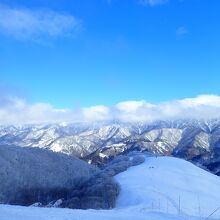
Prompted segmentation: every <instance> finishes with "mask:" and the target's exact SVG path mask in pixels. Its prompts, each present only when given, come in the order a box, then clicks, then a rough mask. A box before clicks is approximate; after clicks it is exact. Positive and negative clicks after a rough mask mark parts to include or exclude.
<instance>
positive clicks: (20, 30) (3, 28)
mask: <svg viewBox="0 0 220 220" xmlns="http://www.w3.org/2000/svg"><path fill="white" fill-rule="evenodd" d="M80 26H81V20H78V19H77V18H75V17H74V16H72V15H68V14H63V13H58V12H55V11H51V10H30V9H26V8H10V7H8V6H4V5H0V32H1V33H3V34H7V35H10V36H12V37H15V38H16V39H22V40H26V39H28V40H30V39H31V40H38V39H39V38H42V37H58V36H62V35H69V34H72V33H75V32H76V31H78V30H79V29H80Z"/></svg>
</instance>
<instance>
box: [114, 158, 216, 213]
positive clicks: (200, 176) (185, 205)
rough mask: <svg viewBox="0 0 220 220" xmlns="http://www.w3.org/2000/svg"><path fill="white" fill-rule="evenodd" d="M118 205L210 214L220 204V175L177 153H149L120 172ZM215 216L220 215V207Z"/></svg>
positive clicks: (132, 208)
mask: <svg viewBox="0 0 220 220" xmlns="http://www.w3.org/2000/svg"><path fill="white" fill-rule="evenodd" d="M116 180H117V181H118V182H119V183H120V185H121V192H120V195H119V198H118V201H117V208H120V209H125V208H126V209H131V210H139V211H141V210H144V211H152V210H153V211H159V212H163V213H170V214H177V215H181V216H198V217H207V216H209V215H210V214H211V213H212V212H213V211H214V210H216V209H217V208H218V207H220V191H219V188H220V177H218V176H215V175H213V174H211V173H209V172H207V171H205V170H203V169H200V168H198V167H196V166H195V165H193V164H191V163H189V162H187V161H185V160H182V159H177V158H173V157H149V158H146V160H145V162H144V163H143V164H141V165H139V166H136V167H132V168H130V169H129V170H128V171H126V172H123V173H120V174H119V175H117V176H116ZM213 216H215V217H220V210H219V212H216V213H215V215H213Z"/></svg>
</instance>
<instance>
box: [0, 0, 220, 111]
mask: <svg viewBox="0 0 220 220" xmlns="http://www.w3.org/2000/svg"><path fill="white" fill-rule="evenodd" d="M154 2H155V4H153V3H154ZM150 3H151V4H150ZM150 3H149V2H148V1H147V0H146V1H141V2H140V1H139V0H127V1H125V0H111V1H110V0H57V1H54V0H10V1H9V0H0V6H1V7H0V14H1V11H3V12H5V10H6V9H7V10H8V11H9V15H10V13H11V11H12V10H17V11H18V12H19V11H21V12H27V11H28V13H29V14H31V13H33V14H34V15H33V16H35V17H36V19H39V22H40V21H41V20H42V18H41V16H43V15H42V14H40V15H37V13H40V11H44V12H42V13H46V12H47V11H52V12H53V13H54V14H56V15H59V14H62V15H64V16H67V18H74V19H76V22H78V23H77V25H75V26H76V27H75V26H74V27H72V29H71V27H69V29H71V31H70V32H71V33H68V28H67V30H64V32H65V33H62V31H63V29H61V30H59V31H60V32H59V34H56V33H52V34H50V33H49V31H48V32H47V30H41V29H37V28H36V30H33V29H31V31H30V32H28V31H29V30H28V31H27V28H30V27H26V26H25V28H26V29H25V31H26V32H25V31H24V36H23V35H22V36H20V35H21V33H19V31H21V30H19V28H20V26H19V25H21V24H18V22H17V23H16V21H14V20H13V19H15V20H16V19H17V18H13V16H10V21H7V19H9V16H8V15H5V16H0V86H1V87H2V88H9V89H8V90H14V91H15V93H19V91H22V92H21V93H23V95H25V96H27V98H28V99H29V101H30V102H46V103H50V104H52V105H53V106H55V107H57V108H63V107H69V108H72V107H76V106H85V107H86V106H91V105H114V104H116V103H118V102H121V101H125V100H142V99H144V100H147V101H149V102H152V103H158V102H163V101H167V100H173V99H181V98H185V97H194V96H197V95H199V94H217V95H219V94H220V23H219V22H220V13H219V12H220V1H219V0H211V1H208V0H181V1H180V0H167V1H163V0H151V1H150ZM49 19H50V18H49ZM1 20H2V21H1ZM22 21H23V20H22ZM8 22H10V24H11V23H12V25H11V26H10V28H8V27H5V26H4V25H6V26H7V24H8ZM13 22H14V23H13ZM16 25H18V26H16ZM62 25H63V24H61V26H62ZM49 27H50V26H49ZM38 32H39V33H38ZM25 34H27V36H25ZM11 88H13V89H11Z"/></svg>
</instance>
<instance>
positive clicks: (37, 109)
mask: <svg viewBox="0 0 220 220" xmlns="http://www.w3.org/2000/svg"><path fill="white" fill-rule="evenodd" d="M187 118H190V119H201V118H202V119H211V118H220V96H217V95H200V96H197V97H195V98H185V99H181V100H173V101H167V102H163V103H159V104H152V103H149V102H147V101H144V100H141V101H126V102H121V103H118V104H116V105H115V106H104V105H99V106H91V107H88V108H78V109H57V108H54V107H53V106H52V105H50V104H48V103H35V104H30V103H28V102H27V101H25V100H24V99H21V98H17V97H12V96H5V95H4V96H2V97H0V123H1V124H32V123H61V122H66V123H73V122H96V121H108V120H119V121H123V122H151V121H155V120H167V119H187Z"/></svg>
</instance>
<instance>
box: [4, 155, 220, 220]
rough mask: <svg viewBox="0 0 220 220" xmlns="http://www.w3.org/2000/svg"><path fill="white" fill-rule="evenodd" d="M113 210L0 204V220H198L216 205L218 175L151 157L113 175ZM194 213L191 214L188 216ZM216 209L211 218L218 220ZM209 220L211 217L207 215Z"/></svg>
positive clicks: (181, 162) (218, 203)
mask: <svg viewBox="0 0 220 220" xmlns="http://www.w3.org/2000/svg"><path fill="white" fill-rule="evenodd" d="M115 178H116V180H117V181H118V182H119V183H120V185H121V192H120V195H119V198H118V201H117V207H116V208H115V209H113V210H108V211H107V210H106V211H105V210H102V211H101V210H100V211H97V210H69V209H53V208H51V209H48V208H34V207H31V208H25V207H19V206H5V205H0V219H1V220H9V219H10V220H79V219H80V220H103V219H105V220H110V219H114V220H116V219H117V220H134V219H136V220H146V219H149V220H194V219H195V220H196V219H197V220H199V219H200V220H201V219H205V218H202V217H207V216H208V215H209V214H211V213H212V212H213V211H214V210H215V209H216V208H217V207H219V206H220V193H219V186H220V178H219V177H217V176H214V175H213V174H210V173H208V172H206V171H204V170H201V169H200V168H197V167H196V166H194V165H192V164H191V163H189V162H186V161H184V160H180V159H175V158H171V157H157V158H156V157H151V158H146V161H145V162H144V163H143V164H141V165H139V166H136V167H132V168H129V169H128V170H127V171H125V172H123V173H121V174H119V175H117V176H116V177H115ZM192 216H195V217H192ZM219 217H220V212H219V213H218V212H217V213H215V214H214V215H213V216H212V218H213V219H219ZM209 219H211V218H209Z"/></svg>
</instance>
